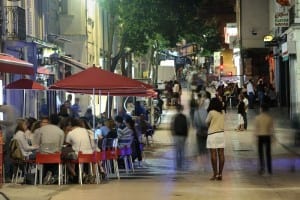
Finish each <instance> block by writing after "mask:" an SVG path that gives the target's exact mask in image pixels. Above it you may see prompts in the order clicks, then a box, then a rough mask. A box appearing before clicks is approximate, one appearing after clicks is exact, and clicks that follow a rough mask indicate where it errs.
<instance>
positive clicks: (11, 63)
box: [0, 53, 34, 75]
mask: <svg viewBox="0 0 300 200" xmlns="http://www.w3.org/2000/svg"><path fill="white" fill-rule="evenodd" d="M0 72H4V73H13V74H28V75H33V74H34V69H33V64H31V63H29V62H26V61H24V60H21V59H18V58H15V57H13V56H12V55H9V54H3V53H0Z"/></svg>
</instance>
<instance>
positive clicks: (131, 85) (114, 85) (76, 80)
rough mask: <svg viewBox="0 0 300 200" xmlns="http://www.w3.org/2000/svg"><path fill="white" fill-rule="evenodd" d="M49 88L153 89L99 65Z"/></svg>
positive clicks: (98, 89)
mask: <svg viewBox="0 0 300 200" xmlns="http://www.w3.org/2000/svg"><path fill="white" fill-rule="evenodd" d="M49 89H60V90H93V89H94V90H96V91H101V90H107V91H113V90H115V89H116V90H122V89H141V90H142V89H145V90H147V89H153V87H152V86H151V85H149V84H145V83H143V82H141V81H137V80H133V79H131V78H128V77H125V76H121V75H119V74H115V73H112V72H109V71H106V70H102V69H100V68H97V67H90V68H88V69H86V70H84V71H81V72H79V73H77V74H74V75H72V76H69V77H67V78H65V79H63V80H61V81H58V82H56V83H54V84H53V85H51V86H50V87H49Z"/></svg>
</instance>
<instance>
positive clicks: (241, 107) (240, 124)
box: [235, 94, 245, 131]
mask: <svg viewBox="0 0 300 200" xmlns="http://www.w3.org/2000/svg"><path fill="white" fill-rule="evenodd" d="M237 110H238V111H237V113H238V126H237V128H236V129H235V131H244V124H245V122H244V115H245V103H244V101H243V95H242V94H240V95H239V102H238V107H237Z"/></svg>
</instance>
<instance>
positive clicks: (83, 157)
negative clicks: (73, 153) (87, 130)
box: [74, 152, 99, 185]
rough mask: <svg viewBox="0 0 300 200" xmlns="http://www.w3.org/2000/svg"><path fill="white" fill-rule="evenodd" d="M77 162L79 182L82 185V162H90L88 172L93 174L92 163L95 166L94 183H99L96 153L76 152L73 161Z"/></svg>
mask: <svg viewBox="0 0 300 200" xmlns="http://www.w3.org/2000/svg"><path fill="white" fill-rule="evenodd" d="M74 162H75V163H78V169H79V182H80V184H81V185H82V174H83V164H85V163H86V164H90V173H91V174H92V175H93V167H92V166H93V165H94V166H95V168H94V169H95V170H96V171H95V175H96V183H97V184H98V183H99V181H98V180H99V170H98V167H97V153H96V152H95V153H92V154H83V153H82V152H78V157H77V160H75V161H74Z"/></svg>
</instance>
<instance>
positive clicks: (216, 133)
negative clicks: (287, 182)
mask: <svg viewBox="0 0 300 200" xmlns="http://www.w3.org/2000/svg"><path fill="white" fill-rule="evenodd" d="M196 77H198V78H199V77H200V76H199V74H197V76H196ZM194 82H196V83H199V84H197V85H196V86H194V87H188V90H189V91H190V94H191V98H190V101H189V114H190V116H189V117H187V116H185V115H184V114H183V113H182V110H183V106H182V105H180V104H178V105H177V106H176V108H177V114H175V116H174V118H173V120H172V124H171V130H172V134H173V137H174V144H175V157H176V165H175V166H176V169H177V170H182V169H183V168H184V156H183V155H184V152H185V150H184V147H185V141H186V138H187V137H188V132H189V131H188V130H189V125H188V124H189V122H191V124H192V125H193V127H194V129H195V130H196V139H197V147H198V148H197V149H198V156H197V159H198V161H199V163H203V162H207V152H209V155H210V162H211V165H212V171H213V175H212V177H211V178H210V180H222V179H223V168H224V163H225V154H224V149H225V146H226V145H225V131H224V123H225V115H226V112H227V106H228V104H229V102H230V101H231V105H230V106H231V107H235V108H236V110H237V119H238V120H237V125H236V128H235V130H236V131H238V132H240V131H245V130H247V128H248V120H247V112H248V109H254V107H257V108H259V109H260V114H259V115H258V116H257V117H256V118H255V120H254V125H255V130H254V135H255V136H257V141H258V142H257V147H258V157H259V174H261V175H262V174H264V173H265V157H266V160H267V171H268V173H269V174H272V162H271V138H272V136H273V132H274V125H273V119H272V117H271V116H270V115H269V114H268V113H267V110H268V108H269V107H271V106H276V104H277V98H276V93H275V90H274V88H273V87H272V86H271V84H265V83H264V81H263V79H262V78H259V79H258V81H257V84H254V83H253V80H251V79H250V80H249V81H247V82H246V84H245V85H243V86H242V87H238V84H236V83H230V84H226V86H225V83H223V82H220V84H218V85H215V86H213V87H212V88H211V87H210V84H207V83H206V82H205V81H203V80H202V81H194ZM179 124H180V125H179Z"/></svg>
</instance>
